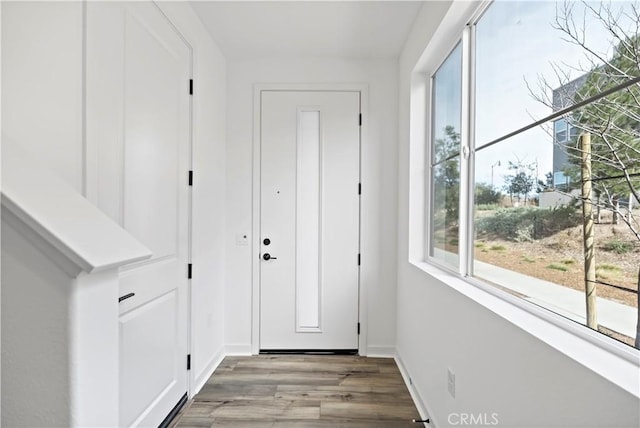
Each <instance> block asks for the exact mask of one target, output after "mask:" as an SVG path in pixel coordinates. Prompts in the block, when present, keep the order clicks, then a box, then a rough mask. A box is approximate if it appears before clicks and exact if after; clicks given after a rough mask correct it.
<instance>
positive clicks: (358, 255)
mask: <svg viewBox="0 0 640 428" xmlns="http://www.w3.org/2000/svg"><path fill="white" fill-rule="evenodd" d="M358 266H360V254H359V253H358Z"/></svg>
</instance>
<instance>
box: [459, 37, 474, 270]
mask: <svg viewBox="0 0 640 428" xmlns="http://www.w3.org/2000/svg"><path fill="white" fill-rule="evenodd" d="M472 39H473V37H472V26H470V25H467V27H466V28H465V30H464V32H463V34H462V104H461V106H462V118H461V119H462V123H461V132H460V134H461V138H460V144H461V150H460V151H461V153H460V208H459V215H460V217H459V225H460V227H459V235H458V242H459V247H458V250H459V255H460V259H459V263H460V265H459V268H460V274H461V275H462V276H468V275H470V274H471V269H472V264H473V263H472V260H471V259H472V257H473V154H472V153H473V150H472V147H473V130H474V127H473V126H472V125H473V90H472V89H473V82H472V68H473V61H472Z"/></svg>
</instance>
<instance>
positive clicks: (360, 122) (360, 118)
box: [358, 113, 362, 126]
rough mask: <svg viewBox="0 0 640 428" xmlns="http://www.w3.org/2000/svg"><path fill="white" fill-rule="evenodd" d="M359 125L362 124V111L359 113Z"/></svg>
mask: <svg viewBox="0 0 640 428" xmlns="http://www.w3.org/2000/svg"><path fill="white" fill-rule="evenodd" d="M358 126H362V113H360V114H359V115H358Z"/></svg>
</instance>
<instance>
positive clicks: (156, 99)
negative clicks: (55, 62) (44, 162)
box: [86, 2, 191, 426]
mask: <svg viewBox="0 0 640 428" xmlns="http://www.w3.org/2000/svg"><path fill="white" fill-rule="evenodd" d="M190 61H191V52H190V48H189V47H188V46H187V45H186V44H185V43H184V41H183V40H182V39H181V37H180V36H179V35H178V34H177V33H176V31H175V29H174V28H173V26H172V25H171V24H170V23H169V21H168V20H167V19H166V17H165V16H164V15H163V14H162V13H161V12H160V10H159V9H158V8H157V6H156V5H155V4H153V3H151V2H139V3H136V2H132V3H115V2H114V3H111V2H88V3H87V64H86V67H87V153H86V156H87V195H88V197H89V199H91V200H92V201H94V202H95V203H96V204H97V205H98V206H99V207H100V208H101V209H102V210H103V211H105V212H106V213H107V214H108V215H109V216H111V217H112V218H113V219H114V220H115V221H117V222H118V223H120V224H121V225H122V226H123V227H124V228H125V229H126V230H127V231H129V232H130V233H131V234H132V235H133V236H135V237H136V238H138V239H139V240H140V241H141V242H142V243H144V244H145V245H146V246H147V247H149V248H150V249H151V251H152V252H153V257H152V258H151V259H150V260H147V261H145V262H141V263H138V264H135V265H132V266H128V267H126V268H124V269H122V270H121V272H120V295H121V296H130V297H128V298H126V299H125V300H123V301H121V302H120V303H119V304H120V310H121V312H120V425H121V426H132V425H136V426H157V425H158V424H159V423H160V422H162V420H163V419H164V418H165V417H166V416H167V414H168V413H169V412H170V411H171V409H172V408H173V407H174V406H175V405H176V403H178V402H179V401H180V399H181V398H182V397H183V395H184V394H185V393H186V392H187V387H188V386H187V365H186V364H187V288H188V277H187V265H188V262H189V260H188V252H189V251H188V248H189V238H188V236H189V235H188V230H189V226H188V224H189V193H188V182H187V177H188V170H189V165H190V125H189V122H190V100H189V97H190V95H189V79H190Z"/></svg>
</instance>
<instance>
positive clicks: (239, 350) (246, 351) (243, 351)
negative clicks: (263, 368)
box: [224, 344, 253, 356]
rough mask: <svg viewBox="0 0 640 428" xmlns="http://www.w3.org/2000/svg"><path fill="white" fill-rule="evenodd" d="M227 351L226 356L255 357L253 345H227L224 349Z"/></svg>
mask: <svg viewBox="0 0 640 428" xmlns="http://www.w3.org/2000/svg"><path fill="white" fill-rule="evenodd" d="M224 350H225V354H226V355H236V356H238V355H240V356H244V355H253V352H252V351H251V344H249V345H226V346H225V347H224Z"/></svg>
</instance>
